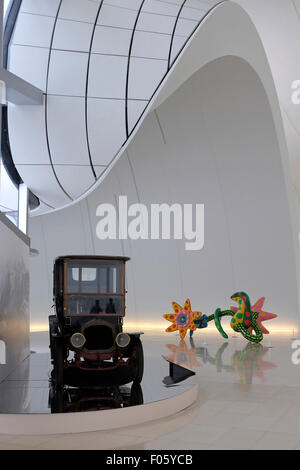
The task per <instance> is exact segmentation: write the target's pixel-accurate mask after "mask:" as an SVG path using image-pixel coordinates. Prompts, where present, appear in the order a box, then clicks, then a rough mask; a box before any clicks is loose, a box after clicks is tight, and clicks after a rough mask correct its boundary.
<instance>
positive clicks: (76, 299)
mask: <svg viewBox="0 0 300 470" xmlns="http://www.w3.org/2000/svg"><path fill="white" fill-rule="evenodd" d="M67 313H68V315H76V314H78V315H80V314H81V315H82V314H83V315H87V314H92V315H98V314H108V315H109V314H111V315H112V314H113V315H115V314H117V315H121V314H122V296H121V295H114V296H112V297H110V296H107V295H105V296H99V295H97V296H95V295H68V307H67Z"/></svg>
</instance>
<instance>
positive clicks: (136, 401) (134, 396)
mask: <svg viewBox="0 0 300 470" xmlns="http://www.w3.org/2000/svg"><path fill="white" fill-rule="evenodd" d="M130 393H131V395H130V401H129V403H130V406H137V405H143V403H144V396H143V391H142V387H141V386H140V384H139V383H137V382H134V383H133V385H132V387H131V392H130Z"/></svg>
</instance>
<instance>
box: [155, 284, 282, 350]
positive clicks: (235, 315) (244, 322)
mask: <svg viewBox="0 0 300 470" xmlns="http://www.w3.org/2000/svg"><path fill="white" fill-rule="evenodd" d="M231 299H232V300H234V301H236V302H237V303H238V307H237V308H236V307H231V309H230V310H221V309H220V308H217V309H216V311H215V313H214V314H213V315H210V316H207V315H203V314H202V313H201V312H192V310H191V303H190V300H189V299H187V300H186V302H185V305H184V307H183V308H182V307H181V306H180V305H179V304H177V303H176V302H173V303H172V305H173V309H174V313H173V314H166V315H164V318H165V319H166V320H168V321H170V322H172V325H171V326H169V328H167V329H166V332H167V333H172V332H175V331H179V334H180V337H181V339H184V338H185V336H186V333H187V331H188V330H190V336H191V337H192V336H193V333H194V331H195V330H196V329H197V328H199V329H203V328H207V326H208V323H209V322H211V321H212V320H214V322H215V325H216V327H217V329H218V331H219V333H220V334H221V335H222V336H223V338H225V339H228V335H227V333H225V331H224V330H223V328H222V325H221V318H223V317H226V316H230V317H232V318H231V322H230V326H231V328H232V329H233V330H234V331H235V332H236V333H241V334H242V335H243V336H244V338H245V339H246V340H247V341H249V342H251V343H260V342H261V341H262V340H263V334H269V331H268V330H267V329H266V328H264V326H263V325H262V322H263V321H266V320H272V319H274V318H276V317H277V315H275V314H274V313H269V312H264V311H263V310H262V308H263V305H264V302H265V297H262V298H261V299H259V300H258V301H257V302H256V304H255V305H253V306H252V307H251V302H250V298H249V296H248V294H246V292H237V293H235V294H233V295H232V296H231ZM253 332H254V333H253Z"/></svg>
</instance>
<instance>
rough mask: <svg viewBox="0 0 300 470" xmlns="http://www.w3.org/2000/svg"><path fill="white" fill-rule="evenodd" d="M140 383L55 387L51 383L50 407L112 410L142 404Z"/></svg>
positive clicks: (62, 410)
mask: <svg viewBox="0 0 300 470" xmlns="http://www.w3.org/2000/svg"><path fill="white" fill-rule="evenodd" d="M143 403H144V400H143V391H142V388H141V386H140V384H133V385H132V386H131V387H129V386H117V385H114V386H111V387H95V388H71V387H63V388H60V389H57V388H55V387H54V386H53V385H52V384H51V383H50V390H49V408H50V409H51V413H76V412H81V411H99V410H111V409H115V408H126V407H129V406H136V405H142V404H143Z"/></svg>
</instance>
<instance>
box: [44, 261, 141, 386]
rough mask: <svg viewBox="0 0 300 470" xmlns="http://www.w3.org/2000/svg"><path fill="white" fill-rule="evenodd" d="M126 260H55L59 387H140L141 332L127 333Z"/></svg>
mask: <svg viewBox="0 0 300 470" xmlns="http://www.w3.org/2000/svg"><path fill="white" fill-rule="evenodd" d="M128 260H129V258H125V257H108V256H64V257H59V258H57V259H56V260H55V264H54V273H53V274H54V276H53V277H54V288H53V294H54V307H55V312H56V315H51V316H49V333H50V351H51V362H52V366H53V370H52V381H53V383H54V385H55V386H56V387H62V386H63V385H70V386H75V387H77V386H86V385H88V386H94V385H95V386H97V385H103V386H105V385H112V384H117V385H124V384H127V383H130V382H135V383H140V382H141V380H142V377H143V369H144V356H143V347H142V343H141V340H140V334H141V333H125V332H123V317H124V315H125V264H126V262H127V261H128Z"/></svg>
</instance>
